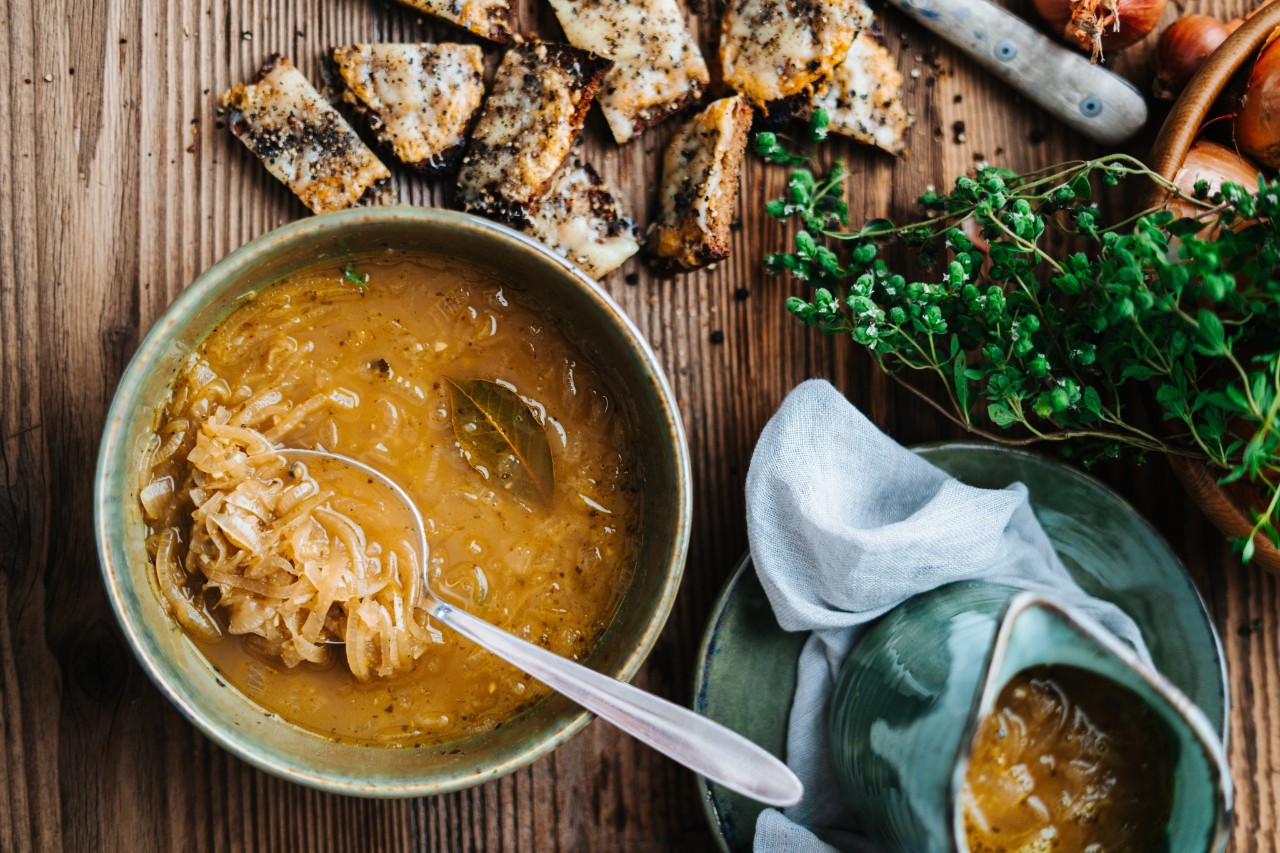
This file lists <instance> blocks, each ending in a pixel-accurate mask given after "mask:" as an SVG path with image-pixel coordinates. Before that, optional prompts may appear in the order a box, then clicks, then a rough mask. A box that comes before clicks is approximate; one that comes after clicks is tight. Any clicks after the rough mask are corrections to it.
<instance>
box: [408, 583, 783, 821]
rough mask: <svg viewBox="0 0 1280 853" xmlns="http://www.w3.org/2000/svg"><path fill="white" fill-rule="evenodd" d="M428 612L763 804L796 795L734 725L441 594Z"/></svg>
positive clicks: (771, 760)
mask: <svg viewBox="0 0 1280 853" xmlns="http://www.w3.org/2000/svg"><path fill="white" fill-rule="evenodd" d="M432 615H434V616H436V617H437V618H439V619H440V621H442V622H444V623H445V624H447V625H448V626H449V627H451V628H453V629H454V630H455V631H457V632H458V633H459V634H462V635H463V636H464V637H466V638H468V639H470V640H473V641H474V642H476V643H478V644H479V645H481V646H483V647H484V648H486V649H488V650H489V651H491V652H493V653H494V654H496V655H497V656H498V657H500V658H502V659H503V660H505V661H506V662H507V663H510V664H513V665H515V666H518V667H519V668H520V669H522V670H523V671H525V672H527V673H529V675H531V676H533V677H534V678H537V679H538V680H539V681H541V682H543V683H545V684H547V685H548V686H550V687H553V688H555V689H556V690H557V691H559V692H560V693H562V694H564V695H565V696H568V697H569V698H570V699H572V700H573V701H575V702H577V703H578V704H579V705H581V706H582V707H584V708H586V709H587V710H588V711H591V712H592V713H594V714H596V715H597V716H599V717H602V718H604V719H606V720H608V721H609V722H611V723H613V724H614V725H615V726H617V727H618V728H620V729H622V730H623V731H624V732H626V733H627V734H629V735H631V736H632V737H634V738H636V739H637V740H639V741H641V742H643V743H646V744H648V745H649V746H651V747H653V748H654V749H656V750H657V751H658V752H661V753H662V754H663V755H665V756H667V757H668V758H671V759H672V760H674V761H677V762H679V763H680V764H683V765H684V766H685V767H688V768H689V769H690V770H693V771H695V772H697V773H700V774H702V775H703V776H705V777H706V778H708V779H710V780H711V781H713V782H718V783H719V784H721V785H723V786H724V787H726V788H728V789H730V790H732V791H736V792H737V793H739V794H742V795H743V796H747V797H751V798H752V799H754V800H759V801H760V802H762V803H766V804H768V805H771V806H790V805H794V804H796V803H798V802H799V801H800V797H801V796H802V795H803V794H804V786H803V785H802V784H801V783H800V779H799V778H798V777H797V776H796V774H795V773H793V772H791V768H789V767H787V765H785V764H783V763H782V762H781V761H780V760H778V759H777V758H775V757H774V756H773V755H772V754H771V753H769V752H768V751H766V750H765V749H762V748H761V747H759V746H756V745H755V744H754V743H752V742H751V741H749V740H747V739H746V738H744V737H743V736H742V735H740V734H738V733H737V732H734V731H731V730H730V729H728V728H726V727H724V726H722V725H720V724H719V723H716V722H712V721H711V720H709V719H707V718H706V717H702V716H699V715H698V714H695V713H694V712H693V711H690V710H689V709H688V708H682V707H680V706H679V705H676V704H674V703H672V702H668V701H667V700H666V699H660V698H658V697H657V696H654V695H653V694H651V693H646V692H644V691H643V690H640V689H639V688H636V687H632V686H631V685H630V684H624V683H623V682H621V681H617V680H616V679H613V678H609V677H608V676H607V675H601V674H600V673H598V672H596V671H595V670H592V669H588V668H587V667H585V666H583V665H582V664H579V663H574V662H573V661H571V660H568V659H567V658H563V657H560V656H559V655H557V654H555V653H554V652H550V651H548V650H546V649H544V648H541V647H540V646H535V645H534V644H533V643H529V642H526V641H525V640H522V639H520V638H518V637H516V636H514V635H512V634H509V633H507V632H506V631H503V630H502V629H501V628H498V627H496V626H494V625H490V624H489V623H488V622H485V621H484V620H483V619H480V618H478V617H476V616H472V615H471V614H470V613H467V612H466V611H464V610H459V609H457V608H455V607H452V606H450V605H448V604H445V603H443V602H440V603H437V604H436V605H435V607H433V608H432Z"/></svg>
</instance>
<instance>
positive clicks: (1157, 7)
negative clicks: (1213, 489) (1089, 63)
mask: <svg viewBox="0 0 1280 853" xmlns="http://www.w3.org/2000/svg"><path fill="white" fill-rule="evenodd" d="M1167 3H1168V0H1035V7H1036V12H1038V13H1039V14H1040V17H1042V18H1044V19H1045V21H1047V22H1048V24H1049V26H1051V27H1052V28H1053V29H1054V30H1055V31H1056V32H1059V33H1061V34H1062V38H1063V40H1064V41H1066V43H1067V44H1069V45H1071V46H1073V47H1077V48H1079V49H1081V50H1083V51H1085V52H1087V53H1089V54H1090V55H1091V56H1092V57H1093V61H1094V62H1098V61H1100V60H1101V59H1102V58H1103V53H1104V52H1105V51H1116V50H1123V49H1124V48H1126V47H1128V46H1129V45H1131V44H1133V43H1134V42H1136V41H1138V40H1139V39H1141V38H1142V37H1143V36H1145V35H1146V34H1147V33H1149V32H1151V31H1152V30H1153V29H1155V26H1156V23H1157V22H1158V21H1159V20H1160V15H1161V13H1162V12H1164V7H1165V5H1166V4H1167Z"/></svg>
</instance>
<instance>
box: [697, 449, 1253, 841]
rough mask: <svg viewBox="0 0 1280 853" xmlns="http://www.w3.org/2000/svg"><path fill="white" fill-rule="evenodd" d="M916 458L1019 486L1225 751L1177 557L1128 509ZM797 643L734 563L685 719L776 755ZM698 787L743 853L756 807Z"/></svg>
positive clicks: (1033, 462)
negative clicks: (693, 717) (727, 730)
mask: <svg viewBox="0 0 1280 853" xmlns="http://www.w3.org/2000/svg"><path fill="white" fill-rule="evenodd" d="M919 452H920V453H921V454H922V455H923V456H924V457H925V458H926V459H928V460H929V461H930V462H932V463H933V464H935V465H937V466H938V467H940V468H942V469H943V470H945V471H947V472H948V473H951V474H952V475H954V476H956V477H957V478H959V479H960V480H961V481H963V482H965V483H968V484H969V485H973V486H980V487H984V488H1003V487H1005V486H1007V485H1008V484H1010V483H1012V482H1015V481H1021V482H1023V483H1025V484H1026V485H1027V487H1028V489H1029V491H1030V495H1031V503H1032V507H1033V508H1034V510H1035V512H1036V516H1037V518H1039V520H1040V522H1041V524H1042V525H1043V526H1044V528H1045V531H1046V533H1047V534H1048V535H1049V538H1050V540H1052V542H1053V544H1054V547H1055V548H1056V549H1057V551H1058V555H1059V556H1060V557H1061V558H1062V561H1063V563H1064V564H1065V565H1066V567H1067V569H1068V570H1069V571H1070V572H1071V574H1072V576H1073V577H1074V578H1075V580H1076V582H1077V583H1079V584H1080V585H1081V586H1082V587H1083V588H1084V589H1085V590H1086V591H1087V592H1088V593H1089V594H1091V595H1094V596H1096V597H1098V598H1102V599H1105V600H1107V601H1111V602H1113V603H1115V604H1117V605H1119V606H1120V607H1121V608H1123V609H1124V610H1125V611H1126V612H1127V613H1128V614H1129V615H1130V616H1131V617H1132V618H1133V619H1134V621H1136V622H1137V623H1138V626H1139V627H1140V628H1141V629H1142V632H1143V636H1144V638H1145V640H1146V642H1147V646H1148V648H1149V650H1150V652H1151V657H1152V659H1153V661H1154V662H1155V664H1156V668H1157V669H1158V670H1159V671H1160V672H1161V673H1162V674H1163V675H1164V676H1165V677H1166V678H1168V679H1169V681H1170V682H1172V683H1173V684H1174V685H1175V686H1176V687H1177V688H1178V689H1179V690H1181V691H1182V692H1183V693H1185V694H1186V695H1187V696H1188V697H1189V698H1190V699H1191V701H1192V702H1194V703H1195V704H1196V706H1197V707H1199V708H1200V710H1201V711H1203V712H1204V714H1205V717H1206V718H1207V719H1208V720H1209V723H1210V725H1211V726H1212V727H1213V729H1214V731H1215V732H1216V733H1217V734H1218V735H1219V736H1220V737H1221V738H1222V739H1223V740H1224V741H1225V740H1226V735H1227V720H1228V713H1227V711H1228V708H1227V680H1226V670H1225V668H1224V663H1223V656H1222V649H1221V644H1220V642H1219V640H1218V636H1217V633H1216V631H1215V630H1214V627H1213V623H1212V621H1211V620H1210V618H1209V614H1208V611H1207V610H1206V609H1205V606H1204V602H1203V601H1202V600H1201V598H1200V595H1199V593H1198V592H1197V590H1196V588H1195V586H1194V585H1193V584H1192V581H1191V579H1190V577H1188V576H1187V574H1186V571H1185V569H1183V567H1182V564H1181V563H1180V562H1179V560H1178V558H1177V556H1176V555H1175V554H1174V553H1173V551H1172V550H1171V549H1170V548H1169V546H1168V544H1167V543H1166V542H1165V541H1164V540H1163V539H1162V538H1160V536H1159V534H1157V533H1156V532H1155V530H1154V529H1152V527H1151V526H1150V524H1148V523H1147V522H1146V521H1145V520H1144V519H1143V518H1142V517H1141V516H1139V515H1138V514H1137V513H1136V512H1135V511H1134V510H1133V508H1132V507H1130V506H1129V505H1128V504H1127V503H1126V502H1125V501H1124V500H1123V499H1122V498H1120V497H1119V496H1118V495H1116V494H1115V493H1114V492H1112V491H1111V490H1110V489H1108V488H1107V487H1106V486H1103V485H1102V484H1101V483H1099V482H1098V481H1096V480H1094V479H1093V478H1091V477H1089V476H1088V475H1086V474H1083V473H1081V472H1079V471H1077V470H1075V469H1073V468H1070V467H1068V466H1066V465H1064V464H1062V463H1059V462H1055V461H1052V460H1049V459H1046V458H1043V457H1040V456H1037V455H1034V454H1031V453H1026V452H1023V451H1016V450H1010V449H1007V448H1001V447H997V446H994V445H984V444H968V443H950V444H942V445H936V446H930V447H924V448H920V450H919ZM805 636H806V635H804V634H801V633H797V634H789V633H787V632H785V631H783V630H782V629H781V628H779V627H778V624H777V622H776V621H775V620H774V618H773V612H772V610H771V609H770V608H769V603H768V600H767V599H766V598H765V595H764V590H763V589H762V588H761V587H760V583H759V581H758V580H757V579H756V575H755V571H754V569H753V568H752V567H751V564H750V559H749V558H744V559H743V561H742V562H741V563H740V564H739V566H738V567H737V569H736V570H735V572H734V574H733V576H732V577H731V578H730V580H729V581H728V583H727V584H726V585H725V587H724V590H723V591H722V592H721V595H720V598H719V600H718V601H717V602H716V605H715V608H714V609H713V611H712V614H711V618H710V621H709V622H708V626H707V630H706V633H705V635H704V637H703V645H702V649H701V654H700V656H699V664H698V668H697V672H696V673H695V682H694V708H695V710H697V711H699V712H700V713H703V714H706V715H707V716H709V717H711V718H712V719H715V720H718V721H720V722H722V723H725V724H726V725H728V726H729V727H731V728H733V729H734V730H736V731H739V732H741V733H742V734H744V735H746V736H747V737H750V738H751V739H752V740H754V741H756V742H757V743H760V744H762V745H763V746H765V747H767V748H769V749H770V750H773V751H774V752H775V754H777V755H779V756H782V755H784V751H785V747H786V730H787V720H788V717H789V715H790V710H791V698H792V694H793V692H794V688H795V676H796V659H797V658H798V657H799V655H800V649H801V647H802V646H803V645H804V641H805ZM762 684H766V685H768V689H767V690H762V689H760V685H762ZM699 785H700V790H701V792H702V794H703V802H704V806H705V810H706V814H707V818H708V821H709V822H710V823H711V826H712V829H713V831H714V832H715V833H716V837H717V841H718V843H719V846H720V849H721V850H726V851H728V850H732V851H738V850H750V849H751V840H752V837H753V835H754V832H755V822H756V816H757V815H758V814H759V812H760V807H759V806H758V805H756V804H754V803H751V802H750V801H747V800H745V799H743V798H741V797H737V796H735V795H733V794H730V793H728V792H726V791H724V790H723V789H721V788H718V787H717V786H715V785H708V784H707V783H706V782H705V781H704V780H699Z"/></svg>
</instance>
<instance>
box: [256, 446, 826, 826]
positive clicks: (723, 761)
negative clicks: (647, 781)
mask: <svg viewBox="0 0 1280 853" xmlns="http://www.w3.org/2000/svg"><path fill="white" fill-rule="evenodd" d="M281 455H283V456H284V457H285V458H286V459H296V460H298V461H301V462H303V463H304V464H305V463H306V462H307V461H308V460H317V459H322V460H325V461H326V462H328V463H330V464H335V463H336V464H340V465H347V466H350V467H351V468H354V469H356V470H358V471H359V472H360V473H362V474H365V475H367V476H368V477H375V478H377V480H378V482H380V483H382V484H383V485H385V486H386V487H387V488H388V489H390V490H391V491H392V492H393V493H394V494H395V496H396V497H397V498H398V499H399V500H400V501H401V502H402V503H403V504H404V505H405V506H406V507H407V508H408V509H409V511H410V513H411V515H412V517H413V522H414V528H415V529H414V533H415V535H416V537H417V540H418V549H419V551H420V553H421V554H422V566H423V589H424V597H425V598H426V601H425V604H426V608H425V609H426V611H427V612H428V613H429V614H430V615H431V616H433V617H435V618H436V619H439V620H440V621H441V622H443V623H444V624H446V625H448V626H449V627H450V628H452V629H453V630H455V631H457V632H458V633H459V634H461V635H462V636H464V637H466V638H467V639H469V640H471V641H472V642H474V643H476V644H478V645H480V646H482V647H484V648H485V649H487V650H489V651H490V652H492V653H493V654H495V655H497V656H498V657H500V658H502V659H503V660H505V661H506V662H507V663H510V664H512V665H514V666H517V667H519V668H520V669H521V670H523V671H524V672H527V673H529V674H530V675H532V676H533V677H534V678H537V679H538V680H539V681H541V682H543V683H544V684H546V685H548V686H549V687H552V688H554V689H555V690H557V691H559V692H560V693H562V694H564V695H565V696H568V697H569V698H570V699H572V700H573V701H575V702H577V703H578V704H579V705H581V706H582V707H584V708H586V709H587V710H588V711H591V712H592V713H593V714H596V715H597V716H600V717H602V718H604V719H606V720H608V721H609V722H611V723H613V724H614V725H615V726H617V727H618V728H620V729H622V730H623V731H624V732H626V733H627V734H629V735H631V736H632V737H634V738H636V739H637V740H639V741H641V742H643V743H647V744H648V745H649V746H651V747H653V748H654V749H656V750H658V752H661V753H662V754H663V755H665V756H667V757H668V758H670V759H672V760H673V761H676V762H679V763H680V764H683V765H684V766H685V767H688V768H689V769H690V770H693V771H694V772H696V773H700V774H702V775H703V776H705V777H707V778H708V779H710V780H711V781H713V782H717V783H719V784H721V785H723V786H724V787H726V788H728V789H729V790H731V791H736V792H737V793H739V794H742V795H743V796H747V797H751V798H752V799H754V800H759V801H760V802H762V803H766V804H768V805H771V806H791V805H795V804H796V803H798V802H800V798H801V797H802V796H803V795H804V786H803V785H802V784H801V782H800V779H799V778H797V776H796V774H795V773H793V772H792V771H791V768H789V767H787V765H785V764H783V763H782V762H781V761H779V760H778V759H777V758H775V757H774V756H773V755H772V754H770V753H769V752H767V751H766V750H764V749H762V748H761V747H759V746H756V745H755V744H754V743H752V742H751V741H749V740H747V739H746V738H744V737H743V736H742V735H740V734H738V733H737V732H734V731H731V730H729V729H727V728H725V727H724V726H722V725H720V724H719V723H715V722H712V721H711V720H708V719H707V718H706V717H701V716H699V715H697V714H695V713H694V712H693V711H690V710H689V709H687V708H682V707H680V706H679V705H676V704H674V703H672V702H668V701H667V700H666V699H660V698H658V697H657V696H654V695H653V694H651V693H646V692H645V691H643V690H641V689H639V688H638V687H632V686H631V685H630V684H624V683H623V682H621V681H618V680H616V679H613V678H609V677H608V676H607V675H601V674H600V673H598V672H596V671H595V670H592V669H588V668H587V667H585V666H583V665H582V664H579V663H574V662H573V661H571V660H568V659H567V658H562V657H560V656H559V655H557V654H555V653H554V652H550V651H548V650H546V649H544V648H541V647H539V646H535V645H534V644H533V643H529V642H526V641H525V640H521V639H519V638H518V637H515V636H513V635H511V634H509V633H507V632H506V631H503V630H502V629H501V628H498V627H496V626H494V625H490V624H489V623H488V622H486V621H484V620H483V619H480V618H478V617H476V616H472V615H471V614H470V613H467V612H466V611H465V610H459V609H458V608H456V607H454V606H453V605H451V604H447V603H446V602H444V601H442V600H441V599H440V597H439V596H437V595H436V594H435V591H434V590H432V589H431V581H430V578H429V577H428V573H427V570H426V567H427V554H428V553H429V551H428V548H427V535H426V530H425V526H424V525H423V522H422V513H421V512H419V511H418V507H417V505H416V504H414V502H413V499H412V498H411V497H409V495H408V493H406V492H405V490H404V489H402V488H400V486H399V485H398V484H397V483H396V482H395V481H393V480H392V479H391V478H389V477H387V476H386V475H385V474H383V473H382V472H381V471H379V470H377V469H376V468H371V467H369V466H368V465H365V464H364V463H363V462H357V461H356V460H354V459H351V458H350V457H347V456H342V455H340V454H337V453H328V452H325V451H320V450H282V451H281Z"/></svg>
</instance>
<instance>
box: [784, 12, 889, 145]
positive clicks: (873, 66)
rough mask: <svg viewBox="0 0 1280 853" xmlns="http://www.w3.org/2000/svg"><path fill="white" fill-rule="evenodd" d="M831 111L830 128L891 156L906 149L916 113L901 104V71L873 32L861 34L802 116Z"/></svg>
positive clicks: (866, 31)
mask: <svg viewBox="0 0 1280 853" xmlns="http://www.w3.org/2000/svg"><path fill="white" fill-rule="evenodd" d="M815 109H823V110H826V111H827V117H828V118H829V119H830V124H829V125H828V129H829V130H830V131H831V132H832V133H839V134H841V135H842V136H848V137H850V138H851V139H856V140H857V141H859V142H865V143H867V144H868V145H875V146H876V147H878V148H883V149H884V150H885V151H888V152H889V153H890V154H901V153H902V152H903V151H905V150H906V141H905V137H906V133H907V128H909V127H910V126H911V123H912V119H911V115H910V114H909V113H908V112H907V108H906V106H905V105H904V104H903V103H902V72H900V71H899V70H898V66H897V65H896V64H895V63H894V61H893V56H892V55H891V54H890V53H889V51H888V50H887V49H886V48H885V46H884V45H883V44H881V43H880V42H879V40H878V39H876V37H875V36H873V35H872V34H871V32H870V31H869V30H863V31H862V32H860V33H858V36H857V38H855V39H854V40H853V44H852V45H851V46H850V47H849V52H848V54H846V55H845V58H844V62H841V63H840V64H839V65H837V66H836V69H835V71H833V72H832V74H831V78H830V79H829V80H828V81H827V83H826V86H825V88H824V89H823V90H822V91H820V92H819V93H818V94H817V95H815V96H814V97H813V99H812V100H811V101H810V102H809V103H808V104H806V105H805V106H804V107H803V108H802V109H801V110H800V112H799V114H800V116H801V117H804V118H808V117H809V116H812V115H813V111H814V110H815Z"/></svg>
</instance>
